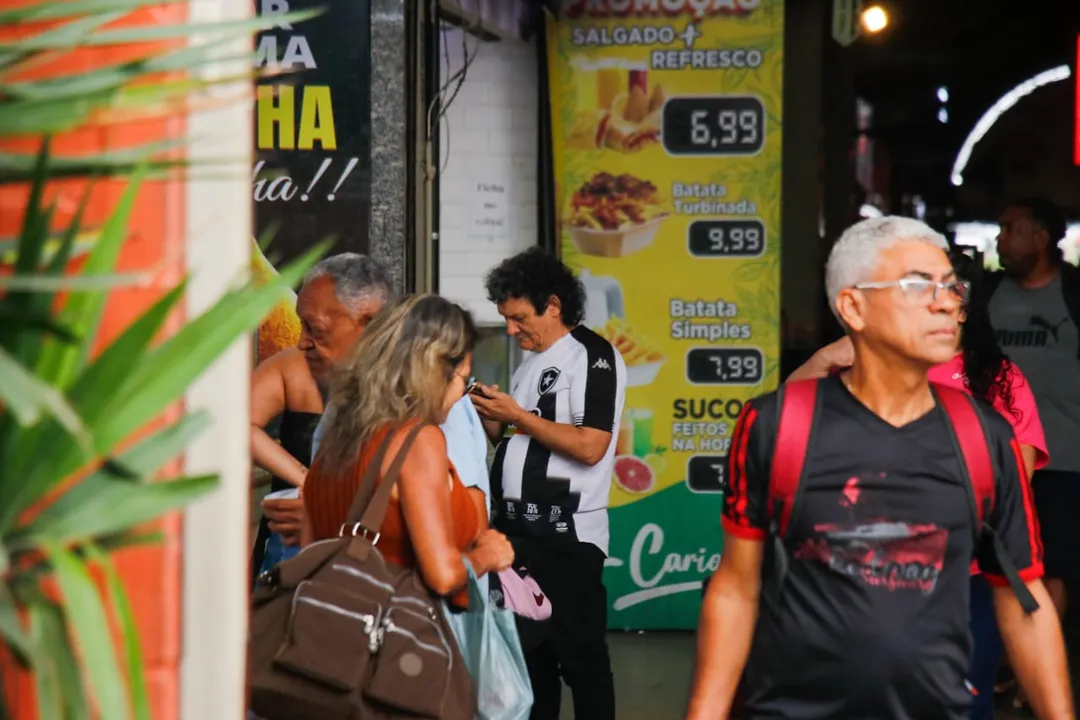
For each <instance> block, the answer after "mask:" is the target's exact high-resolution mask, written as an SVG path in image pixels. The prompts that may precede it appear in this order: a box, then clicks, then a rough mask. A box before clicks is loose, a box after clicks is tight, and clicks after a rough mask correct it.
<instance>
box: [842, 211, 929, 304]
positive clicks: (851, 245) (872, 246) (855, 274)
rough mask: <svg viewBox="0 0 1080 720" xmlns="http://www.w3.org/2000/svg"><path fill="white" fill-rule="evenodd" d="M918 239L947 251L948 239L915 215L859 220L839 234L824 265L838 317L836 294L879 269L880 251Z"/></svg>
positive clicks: (863, 280)
mask: <svg viewBox="0 0 1080 720" xmlns="http://www.w3.org/2000/svg"><path fill="white" fill-rule="evenodd" d="M910 240H917V241H920V242H925V243H929V244H930V245H933V246H934V247H938V248H941V249H942V250H944V251H946V252H948V250H949V241H948V240H946V239H945V236H944V235H942V234H941V233H939V232H938V231H936V230H934V229H933V228H932V227H930V226H929V225H927V224H926V223H924V222H922V221H920V220H915V219H914V218H906V217H899V216H897V215H885V216H884V217H876V218H868V219H866V220H863V221H861V222H857V223H855V224H854V225H852V226H851V227H849V228H848V229H847V230H845V231H844V234H843V235H841V236H840V239H839V240H837V241H836V244H835V245H833V247H832V251H831V252H830V253H829V261H828V262H827V263H826V264H825V293H826V294H827V295H828V296H829V307H830V308H832V311H833V314H834V315H836V319H837V320H839V319H840V314H839V313H838V312H837V311H836V297H837V296H838V295H839V294H840V291H841V290H843V289H844V288H849V287H852V286H853V285H858V284H859V283H861V282H865V281H866V280H867V279H868V278H869V277H870V276H871V275H873V273H874V271H875V270H877V267H878V262H879V260H880V257H881V253H882V252H883V251H885V250H888V249H889V248H891V247H892V246H893V245H895V244H896V243H898V242H906V241H910Z"/></svg>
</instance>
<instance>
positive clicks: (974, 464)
mask: <svg viewBox="0 0 1080 720" xmlns="http://www.w3.org/2000/svg"><path fill="white" fill-rule="evenodd" d="M932 386H933V388H934V393H935V395H936V396H937V399H938V401H939V402H940V403H941V407H942V409H944V410H945V414H946V415H947V416H948V418H949V425H950V428H951V430H952V435H953V437H954V438H955V440H956V444H957V446H958V447H959V449H960V455H961V457H962V458H963V460H964V469H965V471H966V474H967V477H968V486H969V488H970V489H971V492H972V499H973V500H974V506H975V507H974V511H975V521H976V522H975V529H976V532H979V533H980V534H981V528H982V524H983V523H984V522H985V521H986V518H987V517H988V516H989V515H990V511H991V510H992V509H993V507H994V487H995V483H994V477H995V473H994V464H993V462H992V461H991V460H990V445H989V444H988V443H987V440H986V431H985V430H984V429H983V424H982V419H981V418H980V417H979V411H978V410H977V409H976V407H975V402H974V400H973V399H972V398H971V397H970V396H969V395H968V394H967V393H966V392H964V391H963V390H957V389H956V388H952V387H946V386H945V385H939V384H936V383H933V384H932Z"/></svg>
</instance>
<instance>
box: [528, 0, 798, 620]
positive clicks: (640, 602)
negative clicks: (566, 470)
mask: <svg viewBox="0 0 1080 720" xmlns="http://www.w3.org/2000/svg"><path fill="white" fill-rule="evenodd" d="M783 18H784V3H783V1H782V0H567V1H566V2H564V3H563V5H562V13H561V14H560V15H559V17H558V19H555V20H551V21H550V22H551V24H550V32H549V33H548V43H549V47H548V54H547V56H548V58H549V60H548V63H549V73H548V75H549V77H550V82H551V108H552V126H553V132H552V136H553V145H554V153H553V155H554V164H555V172H554V176H555V177H556V178H557V179H558V181H557V187H556V193H555V194H556V202H555V205H556V213H557V220H558V227H559V233H560V248H561V251H562V256H563V259H564V260H565V261H566V262H567V263H568V264H569V265H570V266H571V267H573V268H574V269H575V270H576V271H577V272H578V273H579V277H580V278H581V280H582V284H583V285H584V286H585V291H586V313H585V323H586V324H587V325H588V326H589V327H591V328H592V329H594V330H595V331H597V332H598V333H600V334H601V335H603V336H604V337H606V338H607V339H608V340H610V341H611V342H612V344H614V345H615V347H616V348H617V349H618V350H619V352H620V353H622V356H623V359H624V360H625V362H626V366H627V392H626V409H625V411H624V413H623V416H622V417H621V418H620V422H619V430H618V434H617V436H616V457H615V465H614V471H613V477H612V487H611V497H610V503H609V507H610V518H611V541H610V553H609V554H610V556H609V558H608V561H607V570H606V572H605V576H604V582H605V585H606V586H607V589H608V596H609V598H611V612H610V613H609V616H608V617H609V618H610V623H611V625H612V627H614V628H628V629H679V628H693V627H695V626H696V623H697V615H698V612H699V609H700V597H701V594H700V590H701V587H702V581H703V580H704V579H705V578H706V577H708V576H709V575H710V574H711V573H712V572H715V570H716V568H717V567H718V566H719V563H720V558H721V553H722V552H723V548H722V540H723V536H722V533H721V530H720V509H721V504H722V499H723V490H724V481H725V478H724V475H725V472H726V466H727V459H728V455H729V453H731V452H734V451H735V450H734V449H733V448H732V433H733V430H734V425H735V420H736V419H737V418H738V416H739V413H740V411H741V410H742V408H743V406H744V405H745V403H746V401H747V400H748V399H750V398H752V397H754V396H756V395H759V394H761V393H763V392H766V391H768V390H771V389H772V388H774V387H776V383H777V380H778V378H779V356H780V347H779V344H780V343H779V341H780V303H779V295H780V293H779V289H780V288H779V284H780V177H781V157H780V147H781V129H782V125H781V121H782V116H783V112H782V110H783V109H782V97H783V86H782V77H783V22H784V21H783Z"/></svg>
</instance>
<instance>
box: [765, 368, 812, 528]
mask: <svg viewBox="0 0 1080 720" xmlns="http://www.w3.org/2000/svg"><path fill="white" fill-rule="evenodd" d="M817 391H818V380H817V379H810V380H797V381H795V382H789V383H784V386H783V387H782V388H781V389H780V390H779V391H778V392H777V399H778V402H779V405H780V412H779V414H778V416H777V422H776V442H775V445H774V447H773V455H772V468H771V469H770V472H769V514H770V516H771V517H772V520H773V523H774V524H775V527H776V531H777V533H778V534H779V535H780V536H781V537H783V536H784V535H785V534H786V533H787V528H788V523H789V522H790V521H791V512H792V510H793V509H794V507H795V498H796V494H797V492H798V489H799V484H800V482H801V481H802V476H803V469H804V467H805V465H806V451H807V448H809V446H810V431H811V428H812V426H813V424H814V410H815V408H816V406H817Z"/></svg>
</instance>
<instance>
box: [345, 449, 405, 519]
mask: <svg viewBox="0 0 1080 720" xmlns="http://www.w3.org/2000/svg"><path fill="white" fill-rule="evenodd" d="M395 430H396V429H395V428H391V429H390V431H389V432H388V433H386V436H385V437H383V439H382V442H380V443H379V447H378V448H376V449H375V454H374V455H372V456H371V460H370V461H369V462H368V464H367V467H366V468H364V475H363V477H361V478H360V485H359V487H357V488H356V494H355V495H354V496H353V501H352V505H350V506H349V512H348V513H346V514H345V525H346V526H347V525H355V524H356V523H358V522H359V521H360V516H361V515H362V514H363V512H364V508H365V507H367V506H368V504H369V502H370V500H371V496H372V494H374V492H375V483H377V482H378V481H379V474H380V473H381V472H382V464H383V460H384V459H385V458H386V453H387V451H388V450H389V449H390V441H391V440H392V439H393V438H394V432H395ZM342 534H344V529H343V531H342Z"/></svg>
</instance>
